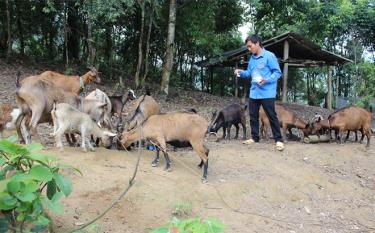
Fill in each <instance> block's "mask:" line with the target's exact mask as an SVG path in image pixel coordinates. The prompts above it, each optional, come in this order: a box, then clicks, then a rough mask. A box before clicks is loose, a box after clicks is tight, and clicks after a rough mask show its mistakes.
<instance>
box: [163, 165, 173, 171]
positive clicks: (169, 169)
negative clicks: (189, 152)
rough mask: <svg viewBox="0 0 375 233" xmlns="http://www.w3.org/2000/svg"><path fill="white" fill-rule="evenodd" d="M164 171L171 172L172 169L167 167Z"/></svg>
mask: <svg viewBox="0 0 375 233" xmlns="http://www.w3.org/2000/svg"><path fill="white" fill-rule="evenodd" d="M164 171H166V172H171V171H172V167H171V166H170V165H169V166H167V167H165V168H164Z"/></svg>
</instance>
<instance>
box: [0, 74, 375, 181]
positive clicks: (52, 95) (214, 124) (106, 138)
mask: <svg viewBox="0 0 375 233" xmlns="http://www.w3.org/2000/svg"><path fill="white" fill-rule="evenodd" d="M90 82H94V83H100V78H99V76H98V73H97V71H96V70H95V69H91V70H90V71H88V72H87V73H86V74H84V75H83V76H67V75H63V74H60V73H57V72H52V71H45V72H43V73H42V74H40V75H35V76H29V77H26V78H24V79H22V80H20V74H18V75H17V78H16V87H17V90H16V96H15V97H16V102H17V107H16V108H14V107H13V106H12V105H10V104H0V137H2V134H3V130H4V129H16V130H17V134H18V137H19V139H20V142H21V143H30V141H31V136H33V137H38V134H37V131H36V127H37V125H38V124H39V123H53V133H51V135H52V136H54V138H55V143H56V146H57V147H59V148H60V150H63V143H62V136H63V135H65V138H66V141H67V142H68V143H69V145H70V146H75V145H77V141H76V134H79V135H80V136H81V144H80V145H81V147H82V150H83V151H87V148H86V146H87V147H88V148H89V149H90V150H94V147H93V145H92V143H93V144H94V145H96V146H99V145H101V146H104V147H106V148H111V147H113V146H114V145H115V147H117V148H121V147H123V148H128V147H130V146H131V145H132V144H133V143H135V142H137V141H138V140H142V139H146V140H148V141H149V142H151V143H152V144H154V145H156V148H157V150H156V157H155V159H154V160H153V161H152V166H157V164H158V162H159V152H160V151H162V152H163V154H164V158H165V162H166V165H165V169H166V170H170V169H171V160H170V158H169V156H168V153H167V146H166V144H170V145H172V146H174V147H192V148H193V150H194V151H195V152H196V153H197V154H198V155H199V157H200V159H201V162H200V164H199V165H198V166H199V167H200V168H202V167H203V177H202V180H203V181H204V182H205V181H207V170H208V153H209V150H208V149H207V147H206V146H205V145H204V138H205V136H206V135H207V133H217V131H218V130H219V129H220V128H223V138H225V139H230V129H231V127H232V126H233V125H234V126H235V128H236V135H235V138H238V133H239V125H240V124H241V125H242V128H243V138H244V139H246V106H242V105H240V104H230V105H228V106H226V107H225V108H223V109H221V110H220V111H217V112H215V113H214V114H213V116H212V120H211V123H209V122H208V121H207V120H206V119H205V118H203V117H202V116H200V115H199V114H197V112H196V110H194V109H191V110H188V111H180V112H169V113H161V111H160V105H159V104H158V103H157V102H156V101H155V100H154V99H153V98H152V97H151V96H150V93H149V92H147V91H146V93H145V94H144V95H142V96H140V97H138V98H136V96H135V94H134V91H132V90H128V91H127V93H125V94H123V95H120V96H108V95H107V94H106V93H104V92H103V91H101V90H99V89H96V90H94V91H92V92H90V93H89V94H87V96H84V95H83V94H82V93H84V92H83V90H84V88H85V86H86V85H88V84H89V83H90ZM129 100H134V104H133V106H134V107H133V111H129V112H131V114H130V115H126V114H124V106H125V104H126V103H127V102H128V101H129ZM276 112H277V115H278V118H279V121H280V127H281V128H282V134H283V138H284V140H286V131H287V130H288V131H289V134H292V131H291V129H292V128H297V129H298V130H300V131H302V132H303V136H304V137H308V136H309V135H313V134H315V135H318V137H320V135H326V134H327V133H329V135H331V131H332V130H333V131H335V137H336V140H339V141H340V142H342V141H343V140H344V139H343V138H344V135H343V134H344V133H345V132H347V137H346V139H348V136H349V133H350V131H354V132H355V133H356V141H357V131H360V132H361V133H362V137H361V140H360V142H362V141H363V138H364V136H366V137H367V145H366V147H369V145H370V137H371V131H372V129H371V118H372V116H371V113H370V112H368V111H366V110H365V109H362V108H359V107H352V106H351V107H345V108H343V109H340V110H337V111H335V112H334V113H332V114H331V115H330V116H329V117H328V118H327V119H323V117H322V116H321V115H316V116H315V117H314V119H313V120H312V121H311V122H305V121H304V120H303V119H301V118H299V117H298V116H297V115H296V114H295V113H293V112H292V111H289V110H287V109H286V108H284V107H283V106H281V105H278V104H277V105H276ZM259 115H260V121H261V128H260V130H261V133H262V136H263V138H265V139H268V133H267V132H268V128H269V121H268V118H267V116H266V114H265V112H264V110H263V109H262V108H261V109H260V114H259ZM329 137H331V136H329ZM346 139H345V140H346Z"/></svg>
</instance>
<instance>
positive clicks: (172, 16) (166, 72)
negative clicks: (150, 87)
mask: <svg viewBox="0 0 375 233" xmlns="http://www.w3.org/2000/svg"><path fill="white" fill-rule="evenodd" d="M175 27H176V0H170V2H169V19H168V35H167V44H166V51H165V58H164V64H163V75H162V78H161V91H162V92H163V93H164V94H166V95H168V88H169V78H170V75H171V70H172V66H173V46H174V36H175Z"/></svg>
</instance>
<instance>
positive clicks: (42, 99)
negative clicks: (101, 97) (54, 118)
mask: <svg viewBox="0 0 375 233" xmlns="http://www.w3.org/2000/svg"><path fill="white" fill-rule="evenodd" d="M91 81H93V82H97V83H99V82H100V78H99V77H98V75H97V72H96V70H95V69H93V70H90V71H89V72H87V73H86V74H85V75H83V76H81V77H79V76H66V75H63V74H59V73H56V72H52V71H46V72H43V73H42V74H40V75H36V76H30V77H27V78H25V79H23V80H22V81H19V75H17V79H16V86H17V91H16V101H17V104H18V106H19V108H20V109H21V114H20V115H19V117H18V118H17V121H16V128H17V132H18V134H19V136H20V137H21V138H22V135H20V125H21V122H22V120H23V118H24V117H25V115H26V114H29V113H30V112H31V120H30V123H29V128H31V131H32V133H33V135H36V126H37V124H38V123H39V122H51V117H50V112H51V110H52V103H53V101H55V100H58V98H62V97H61V94H62V93H64V92H70V93H75V94H79V93H80V91H81V86H82V85H81V84H83V85H87V84H88V83H89V82H91ZM62 96H64V95H62ZM58 102H60V101H58Z"/></svg>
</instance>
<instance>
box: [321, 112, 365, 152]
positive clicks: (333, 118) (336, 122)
mask: <svg viewBox="0 0 375 233" xmlns="http://www.w3.org/2000/svg"><path fill="white" fill-rule="evenodd" d="M328 121H329V126H330V128H331V129H333V130H335V132H336V133H338V135H337V136H340V142H341V143H342V140H343V133H344V131H346V130H350V131H357V130H360V131H361V133H362V138H361V140H360V143H362V141H363V138H364V136H365V135H366V137H367V144H366V147H369V146H370V137H371V113H369V112H368V111H366V110H365V109H363V108H360V107H354V106H350V107H345V108H343V109H339V110H337V111H336V112H334V113H332V114H331V115H329V116H328ZM337 136H336V140H338V138H337Z"/></svg>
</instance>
